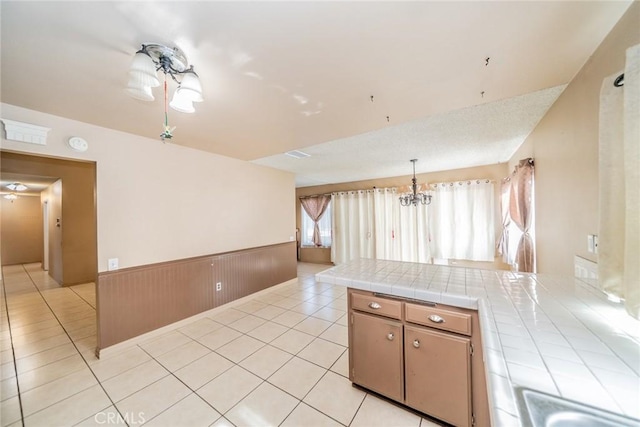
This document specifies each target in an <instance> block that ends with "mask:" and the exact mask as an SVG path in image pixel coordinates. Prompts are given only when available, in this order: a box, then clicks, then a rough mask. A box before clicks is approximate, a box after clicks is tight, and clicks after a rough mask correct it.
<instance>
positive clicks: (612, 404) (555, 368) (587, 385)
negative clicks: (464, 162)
mask: <svg viewBox="0 0 640 427" xmlns="http://www.w3.org/2000/svg"><path fill="white" fill-rule="evenodd" d="M316 280H317V281H319V282H324V283H330V284H334V285H340V286H345V287H350V288H354V289H363V290H368V291H373V292H379V293H383V294H389V295H396V296H402V297H408V298H415V299H420V300H425V301H432V302H436V303H441V304H448V305H453V306H457V307H464V308H471V309H476V310H478V315H479V318H480V329H481V336H482V346H483V350H484V358H485V372H486V376H487V388H488V392H489V406H490V412H491V420H492V424H493V425H495V426H516V425H519V424H520V417H519V415H518V409H517V404H516V400H515V398H514V387H517V386H520V387H526V388H531V389H536V390H540V391H543V392H547V393H549V394H553V395H558V396H562V397H564V398H567V399H571V400H575V401H579V402H583V403H586V404H588V405H591V406H595V407H598V408H602V409H605V410H608V411H611V412H615V413H618V414H623V415H626V416H630V417H633V418H640V322H639V321H637V320H635V319H633V318H632V317H631V316H629V315H628V314H627V313H626V312H625V311H624V308H623V306H622V304H616V303H613V302H610V301H608V300H607V298H606V296H605V295H604V294H603V293H602V292H600V291H599V290H597V289H596V288H594V287H593V286H591V285H590V284H588V283H586V282H583V281H581V280H580V279H576V278H573V277H561V276H551V275H545V274H524V273H513V272H510V271H494V270H480V269H472V268H462V267H451V266H440V265H432V264H418V263H407V262H399V261H385V260H372V259H360V260H355V261H351V262H348V263H345V264H341V265H338V266H336V267H333V268H330V269H328V270H325V271H323V272H320V273H318V274H316Z"/></svg>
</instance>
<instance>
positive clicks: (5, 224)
mask: <svg viewBox="0 0 640 427" xmlns="http://www.w3.org/2000/svg"><path fill="white" fill-rule="evenodd" d="M0 200H1V203H2V242H1V244H2V265H11V264H26V263H30V262H40V261H41V260H42V247H43V245H44V242H43V238H42V228H43V227H42V210H41V208H40V197H37V196H18V198H17V199H16V200H14V201H13V202H12V201H11V200H7V199H5V198H4V197H2V198H0Z"/></svg>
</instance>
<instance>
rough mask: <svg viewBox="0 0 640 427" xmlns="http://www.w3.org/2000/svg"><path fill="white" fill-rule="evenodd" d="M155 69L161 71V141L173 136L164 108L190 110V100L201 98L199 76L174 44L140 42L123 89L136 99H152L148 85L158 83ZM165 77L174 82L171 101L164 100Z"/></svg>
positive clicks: (153, 85)
mask: <svg viewBox="0 0 640 427" xmlns="http://www.w3.org/2000/svg"><path fill="white" fill-rule="evenodd" d="M159 70H162V72H163V73H164V132H162V133H161V134H160V138H162V140H163V141H164V140H166V139H171V138H172V137H173V135H172V133H171V132H173V130H174V129H175V127H173V128H171V127H170V126H169V109H168V107H169V106H170V107H171V108H173V109H174V110H176V111H180V112H182V113H193V112H194V111H195V109H194V108H193V103H194V102H202V101H203V98H202V85H201V84H200V79H199V78H198V75H197V74H196V72H195V71H194V70H193V65H189V63H188V61H187V57H186V56H185V54H184V52H182V50H180V48H177V47H173V48H171V47H167V46H164V45H161V44H153V43H151V44H143V45H142V48H141V49H140V50H139V51H137V52H136V54H135V56H134V57H133V62H132V63H131V68H130V69H129V83H128V85H127V89H126V92H127V93H128V94H129V95H131V96H132V97H134V98H136V99H140V100H142V101H153V100H154V99H155V98H154V97H153V93H152V92H151V88H154V87H158V86H160V80H158V71H159ZM167 76H170V77H171V79H172V80H173V81H175V82H176V83H178V88H177V89H176V91H175V92H174V93H173V98H172V99H171V103H169V102H168V100H169V95H168V78H167ZM178 77H179V78H180V79H178Z"/></svg>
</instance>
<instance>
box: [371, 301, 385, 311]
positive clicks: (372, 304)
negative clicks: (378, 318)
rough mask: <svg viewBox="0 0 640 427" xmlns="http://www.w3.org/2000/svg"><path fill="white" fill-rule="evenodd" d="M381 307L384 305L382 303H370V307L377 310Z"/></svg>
mask: <svg viewBox="0 0 640 427" xmlns="http://www.w3.org/2000/svg"><path fill="white" fill-rule="evenodd" d="M380 307H382V306H381V305H380V304H378V303H377V302H370V303H369V308H373V309H374V310H377V309H379V308H380Z"/></svg>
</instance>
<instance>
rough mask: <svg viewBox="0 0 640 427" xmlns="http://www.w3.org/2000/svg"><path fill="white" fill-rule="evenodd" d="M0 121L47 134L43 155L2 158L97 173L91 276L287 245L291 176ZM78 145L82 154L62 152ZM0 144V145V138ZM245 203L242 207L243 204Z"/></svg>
mask: <svg viewBox="0 0 640 427" xmlns="http://www.w3.org/2000/svg"><path fill="white" fill-rule="evenodd" d="M2 117H3V118H7V119H12V120H17V121H22V122H27V123H33V124H37V125H40V126H46V127H50V128H52V130H51V131H50V132H49V137H48V144H47V146H46V147H43V146H38V145H33V144H25V143H19V142H14V141H7V140H5V139H3V140H2V147H3V149H4V150H12V151H20V152H28V153H33V154H40V155H46V156H55V157H63V158H75V159H82V160H90V161H95V162H96V163H97V192H96V196H97V221H98V271H106V270H107V260H108V259H109V258H118V259H119V264H120V268H124V267H131V266H139V265H145V264H150V263H155V262H162V261H170V260H175V259H181V258H187V257H193V256H200V255H208V254H215V253H220V252H226V251H231V250H237V249H245V248H251V247H257V246H263V245H270V244H275V243H281V242H287V241H289V239H290V237H294V236H295V216H294V215H295V214H294V212H295V210H294V194H295V186H294V179H293V174H290V173H287V172H282V171H277V170H274V169H270V168H266V167H262V166H257V165H253V164H251V163H248V162H245V161H240V160H235V159H231V158H228V157H223V156H219V155H215V154H211V153H205V152H202V151H197V150H193V149H190V148H185V147H181V146H179V145H178V143H179V141H180V132H179V129H178V130H176V132H175V135H176V136H175V139H174V142H172V143H166V144H163V143H162V142H161V141H160V139H159V138H154V137H153V136H154V135H155V134H156V132H155V130H150V136H152V138H143V137H139V136H135V135H131V134H127V133H123V132H118V131H114V130H111V129H105V128H101V127H98V126H94V125H90V124H86V123H82V122H77V121H73V120H68V119H65V118H62V117H56V116H52V115H49V114H44V113H40V112H37V111H32V110H27V109H23V108H19V107H15V106H12V105H7V104H2ZM71 136H80V137H82V138H84V139H86V140H87V141H88V142H89V150H88V151H86V152H85V153H78V152H75V151H73V150H71V149H70V148H69V147H68V146H67V145H66V143H67V140H68V138H69V137H71ZM3 137H4V135H3ZM248 195H250V197H248Z"/></svg>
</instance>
